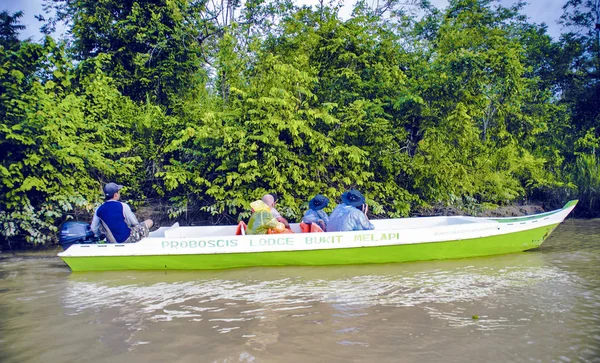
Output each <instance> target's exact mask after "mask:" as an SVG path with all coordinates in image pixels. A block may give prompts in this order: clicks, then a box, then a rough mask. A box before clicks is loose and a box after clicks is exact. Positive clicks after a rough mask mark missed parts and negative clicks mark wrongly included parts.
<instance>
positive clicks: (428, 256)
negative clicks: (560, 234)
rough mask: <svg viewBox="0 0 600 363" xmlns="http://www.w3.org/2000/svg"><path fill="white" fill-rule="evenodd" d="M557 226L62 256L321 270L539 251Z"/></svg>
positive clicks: (139, 265) (93, 264) (143, 264)
mask: <svg viewBox="0 0 600 363" xmlns="http://www.w3.org/2000/svg"><path fill="white" fill-rule="evenodd" d="M557 225H558V224H553V225H548V226H544V227H540V228H535V229H530V230H526V231H521V232H514V233H509V234H503V235H497V236H490V237H483V238H473V239H463V240H451V241H445V242H432V243H415V244H399V245H392V246H377V247H360V248H337V249H320V250H302V251H285V252H248V253H222V254H181V255H151V256H95V257H87V256H86V257H83V256H82V257H68V256H64V257H61V258H62V259H63V260H64V261H65V262H66V263H67V264H68V265H69V267H70V268H71V269H72V270H73V271H106V270H214V269H225V268H238V267H251V266H289V265H293V266H302V265H304V266H319V265H351V264H380V263H396V262H409V261H425V260H439V259H450V258H465V257H476V256H488V255H499V254H507V253H515V252H521V251H525V250H529V249H533V248H536V247H539V246H540V245H541V244H542V242H543V241H544V240H545V239H546V238H547V237H548V235H549V234H550V233H551V232H552V231H553V230H554V228H556V226H557Z"/></svg>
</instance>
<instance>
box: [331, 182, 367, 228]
mask: <svg viewBox="0 0 600 363" xmlns="http://www.w3.org/2000/svg"><path fill="white" fill-rule="evenodd" d="M368 211H369V206H368V205H367V204H366V203H365V197H364V196H363V195H362V194H361V193H360V192H359V191H358V190H356V189H351V190H349V191H347V192H346V193H344V194H342V204H339V205H338V206H337V207H335V209H334V210H333V212H331V215H330V216H329V224H328V225H327V232H345V231H362V230H370V229H375V226H374V225H373V224H372V223H371V222H369V219H368V218H367V212H368Z"/></svg>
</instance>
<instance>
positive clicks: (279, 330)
mask: <svg viewBox="0 0 600 363" xmlns="http://www.w3.org/2000/svg"><path fill="white" fill-rule="evenodd" d="M309 361H310V362H419V363H423V362H600V220H572V219H571V220H567V221H565V222H564V223H563V224H562V225H560V226H559V227H558V228H557V229H556V230H555V232H554V233H553V234H552V235H551V236H550V238H549V239H548V240H547V241H546V242H545V243H544V245H543V246H542V247H541V248H540V249H538V250H535V251H530V252H525V253H518V254H512V255H503V256H492V257H485V258H470V259H460V260H445V261H428V262H418V263H404V264H390V265H361V266H338V267H286V268H247V269H235V270H223V271H168V272H164V271H149V272H139V271H121V272H85V273H81V272H80V273H72V272H71V271H70V270H69V268H68V267H67V266H66V265H64V264H63V263H62V261H61V260H60V259H58V258H57V257H54V254H51V255H50V257H48V255H45V256H33V257H11V258H4V259H1V260H0V362H3V363H6V362H44V363H50V362H127V363H134V362H309Z"/></svg>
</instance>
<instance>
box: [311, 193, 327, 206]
mask: <svg viewBox="0 0 600 363" xmlns="http://www.w3.org/2000/svg"><path fill="white" fill-rule="evenodd" d="M327 204H329V198H327V197H325V196H323V195H321V194H317V195H315V196H314V198H313V199H311V200H310V202H308V208H310V209H312V210H321V209H323V208H325V207H327Z"/></svg>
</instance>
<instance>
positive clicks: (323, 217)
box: [302, 194, 329, 231]
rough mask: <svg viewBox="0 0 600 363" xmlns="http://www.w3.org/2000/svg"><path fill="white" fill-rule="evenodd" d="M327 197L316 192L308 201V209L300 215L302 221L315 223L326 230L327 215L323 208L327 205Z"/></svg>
mask: <svg viewBox="0 0 600 363" xmlns="http://www.w3.org/2000/svg"><path fill="white" fill-rule="evenodd" d="M327 204H329V199H328V198H327V197H325V196H323V195H321V194H317V195H315V196H314V198H313V199H311V200H310V201H309V202H308V208H309V209H308V210H307V211H306V212H305V213H304V216H303V217H302V222H304V223H306V224H308V225H310V224H311V223H316V224H318V225H319V227H321V229H322V230H323V231H327V223H329V216H328V215H327V213H325V211H324V210H323V208H325V207H327Z"/></svg>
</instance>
